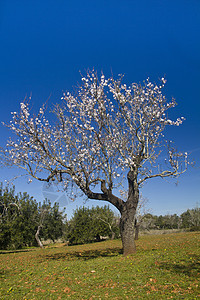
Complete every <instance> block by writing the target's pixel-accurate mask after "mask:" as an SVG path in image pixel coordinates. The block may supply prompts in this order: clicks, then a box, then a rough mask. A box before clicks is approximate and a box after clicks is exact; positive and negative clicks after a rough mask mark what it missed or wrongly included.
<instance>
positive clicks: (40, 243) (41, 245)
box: [35, 225, 44, 248]
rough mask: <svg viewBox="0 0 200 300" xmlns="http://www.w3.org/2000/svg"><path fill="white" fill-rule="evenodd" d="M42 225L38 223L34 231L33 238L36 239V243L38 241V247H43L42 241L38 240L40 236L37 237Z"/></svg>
mask: <svg viewBox="0 0 200 300" xmlns="http://www.w3.org/2000/svg"><path fill="white" fill-rule="evenodd" d="M41 228H42V227H41V226H40V225H39V226H38V229H37V232H36V234H35V239H36V241H37V243H38V246H39V247H40V248H44V246H43V244H42V242H41V241H40V238H39V234H40V229H41Z"/></svg>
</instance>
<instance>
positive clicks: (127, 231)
mask: <svg viewBox="0 0 200 300" xmlns="http://www.w3.org/2000/svg"><path fill="white" fill-rule="evenodd" d="M134 217H135V212H134V210H132V211H131V212H130V211H128V210H124V211H123V212H122V213H121V219H120V233H121V239H122V246H123V254H124V255H125V256H126V255H129V254H134V253H135V252H136V246H135V240H134Z"/></svg>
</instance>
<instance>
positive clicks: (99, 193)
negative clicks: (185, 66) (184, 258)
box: [3, 71, 187, 255]
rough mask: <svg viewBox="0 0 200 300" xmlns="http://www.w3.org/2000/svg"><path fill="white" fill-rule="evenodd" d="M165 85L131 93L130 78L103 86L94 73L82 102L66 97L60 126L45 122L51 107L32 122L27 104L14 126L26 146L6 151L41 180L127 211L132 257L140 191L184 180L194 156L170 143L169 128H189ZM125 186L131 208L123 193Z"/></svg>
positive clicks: (134, 87)
mask: <svg viewBox="0 0 200 300" xmlns="http://www.w3.org/2000/svg"><path fill="white" fill-rule="evenodd" d="M164 84H165V79H164V78H162V79H161V83H160V85H156V84H152V83H151V82H150V81H149V79H147V81H146V82H144V84H143V85H141V84H136V83H133V84H131V85H130V86H127V85H126V84H123V83H122V76H121V77H119V78H118V79H116V80H115V79H114V78H109V79H106V78H105V76H104V75H103V74H102V75H101V77H100V78H98V76H97V74H96V72H94V71H91V72H88V73H87V75H86V77H82V84H81V86H80V87H79V88H78V89H77V91H76V93H75V94H74V95H73V94H71V93H69V92H66V93H64V95H63V97H62V104H57V105H55V107H54V113H55V115H56V117H57V122H56V123H55V125H50V120H47V118H46V117H45V107H44V106H43V107H42V108H41V109H40V111H39V113H38V115H37V116H35V117H33V116H31V115H30V109H29V104H28V102H23V103H21V111H20V113H19V114H18V113H16V112H14V113H13V121H12V122H11V123H10V124H9V125H8V127H9V128H10V129H11V130H12V131H13V132H14V133H15V134H16V135H17V136H18V139H17V140H12V139H10V140H9V142H8V144H7V148H6V149H5V151H3V153H4V154H5V158H6V159H7V162H11V163H12V164H14V165H15V166H18V167H20V168H22V169H24V170H26V171H27V173H28V175H29V176H30V177H33V178H35V179H37V180H40V181H46V182H50V181H52V180H57V181H58V182H62V183H63V186H64V189H67V188H68V187H69V184H70V183H75V186H76V187H78V188H79V189H80V190H81V191H82V192H83V194H84V195H85V196H86V197H87V198H89V199H95V200H100V201H102V200H104V201H108V202H110V203H111V204H113V205H114V206H115V207H116V208H117V209H118V210H119V212H120V214H121V220H120V231H121V238H122V244H123V251H124V254H125V255H126V254H130V253H134V252H135V250H136V247H135V242H134V223H135V214H136V210H137V205H138V200H139V188H140V187H141V186H142V184H143V183H144V182H145V181H147V180H149V179H152V178H156V177H161V178H166V177H177V176H179V175H180V174H181V173H183V172H184V171H185V170H186V168H187V153H180V152H177V151H176V149H175V148H174V147H173V144H172V143H171V142H169V143H168V142H166V141H165V139H164V136H163V132H164V130H165V128H166V126H167V125H170V126H172V125H174V126H179V125H180V124H181V123H182V121H183V118H178V119H177V120H176V121H172V120H171V119H169V118H168V110H169V109H170V108H173V107H174V106H175V105H176V103H175V101H174V99H172V100H171V102H167V100H166V98H165V96H164V95H163V94H162V89H163V87H164ZM161 153H162V155H160V154H161ZM164 155H165V157H166V160H165V161H164V162H163V164H162V162H161V159H162V157H163V156H164ZM125 178H127V184H128V187H127V190H128V196H127V199H126V201H124V200H123V199H121V198H120V197H119V196H118V193H117V187H118V184H119V181H120V180H121V181H122V180H123V179H125Z"/></svg>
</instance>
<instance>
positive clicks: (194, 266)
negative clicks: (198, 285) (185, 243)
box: [160, 254, 200, 278]
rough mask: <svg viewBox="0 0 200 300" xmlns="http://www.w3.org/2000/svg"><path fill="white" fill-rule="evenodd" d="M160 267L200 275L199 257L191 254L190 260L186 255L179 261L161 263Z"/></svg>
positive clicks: (190, 274)
mask: <svg viewBox="0 0 200 300" xmlns="http://www.w3.org/2000/svg"><path fill="white" fill-rule="evenodd" d="M160 268H162V269H166V270H169V271H172V272H174V273H179V274H181V273H182V274H184V275H187V276H189V277H195V278H197V277H200V257H199V256H198V255H196V254H193V255H190V260H189V259H188V257H187V258H186V259H185V260H183V261H180V262H179V263H169V262H167V263H161V264H160Z"/></svg>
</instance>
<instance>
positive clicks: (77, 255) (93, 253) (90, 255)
mask: <svg viewBox="0 0 200 300" xmlns="http://www.w3.org/2000/svg"><path fill="white" fill-rule="evenodd" d="M121 254H122V249H121V248H107V249H104V250H83V251H75V252H66V253H63V252H62V253H55V254H48V255H45V259H49V260H51V259H55V260H73V259H74V260H77V259H80V260H89V259H95V258H98V257H112V256H118V255H121Z"/></svg>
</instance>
